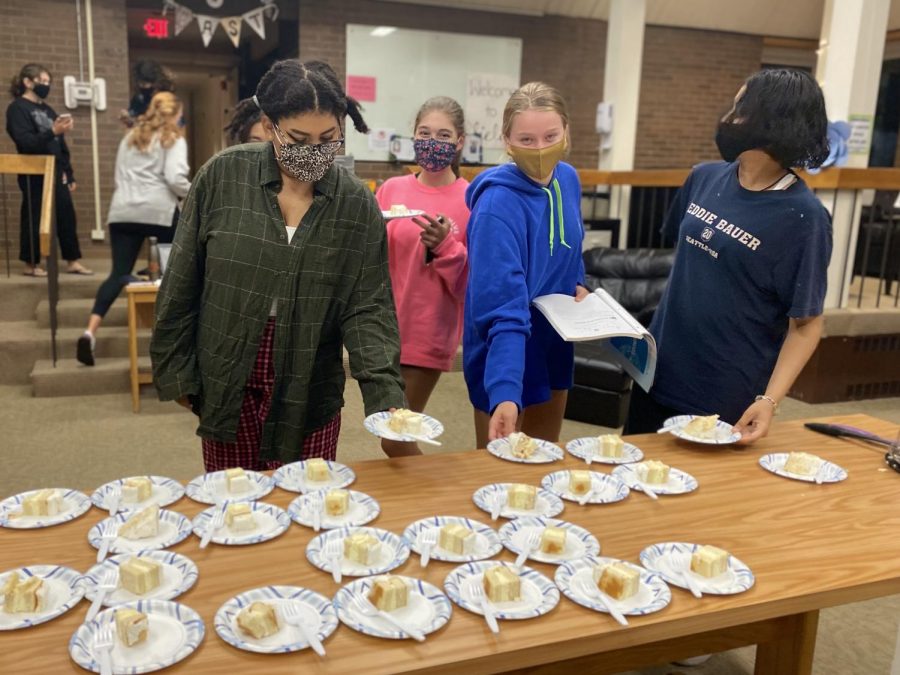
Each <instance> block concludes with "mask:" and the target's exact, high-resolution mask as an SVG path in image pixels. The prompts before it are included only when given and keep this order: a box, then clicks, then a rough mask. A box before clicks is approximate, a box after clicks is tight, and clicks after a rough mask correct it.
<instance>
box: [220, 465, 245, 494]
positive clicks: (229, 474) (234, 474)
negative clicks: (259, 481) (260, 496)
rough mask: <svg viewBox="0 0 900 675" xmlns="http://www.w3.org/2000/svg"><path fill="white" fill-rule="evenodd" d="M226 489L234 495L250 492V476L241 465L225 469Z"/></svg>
mask: <svg viewBox="0 0 900 675" xmlns="http://www.w3.org/2000/svg"><path fill="white" fill-rule="evenodd" d="M225 489H226V490H228V492H230V493H231V494H233V495H236V494H240V493H242V492H250V477H249V476H248V475H247V472H246V471H244V470H243V469H242V468H240V467H236V468H234V469H226V470H225Z"/></svg>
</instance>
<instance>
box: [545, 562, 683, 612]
mask: <svg viewBox="0 0 900 675" xmlns="http://www.w3.org/2000/svg"><path fill="white" fill-rule="evenodd" d="M619 562H624V563H625V564H626V565H628V566H629V567H631V568H632V569H635V570H637V571H638V572H640V575H641V579H640V583H639V586H638V592H637V593H635V594H634V595H632V596H631V597H630V598H625V599H624V600H614V599H612V598H610V600H609V601H611V602H615V603H616V606H617V607H618V609H619V611H620V612H622V614H626V615H628V616H641V615H644V614H652V613H653V612H658V611H659V610H661V609H664V608H665V607H666V606H667V605H668V604H669V603H670V602H672V591H670V590H669V587H668V586H667V585H666V582H665V581H663V579H662V577H660V576H659V575H658V574H656V573H654V572H650V571H649V570H646V569H644V568H643V567H641V566H640V565H635V564H634V563H630V562H628V561H627V560H617V559H616V558H603V557H599V558H598V557H594V556H591V557H589V558H582V559H580V560H570V561H568V562H566V563H563V564H562V565H560V566H559V568H558V569H557V570H556V576H555V577H554V578H555V580H556V585H557V586H559V589H560V590H561V591H562V592H563V595H565V596H566V597H567V598H569V600H571V601H572V602H575V603H578V604H579V605H581V606H582V607H587V608H588V609H593V610H594V611H595V612H604V613H606V614H608V613H609V610H608V609H607V608H606V605H603V604H601V603H599V602H597V601H596V600H595V599H593V598H592V597H591V596H590V595H587V594H585V592H584V591H583V590H582V589H581V586H582V584H585V583H586V584H588V585H589V586H592V587H594V588H596V584H595V583H594V568H595V567H596V566H597V565H609V564H612V563H619Z"/></svg>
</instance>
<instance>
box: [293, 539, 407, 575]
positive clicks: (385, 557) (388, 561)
mask: <svg viewBox="0 0 900 675" xmlns="http://www.w3.org/2000/svg"><path fill="white" fill-rule="evenodd" d="M357 532H361V533H364V534H368V535H371V536H373V537H375V538H376V539H378V540H379V541H380V542H381V549H380V550H379V551H378V556H377V557H376V558H375V560H374V561H372V563H371V564H369V565H363V564H361V563H358V562H355V561H353V560H347V558H345V557H343V543H341V574H342V575H344V576H348V577H370V576H372V575H373V574H384V573H385V572H390V571H391V570H392V569H394V568H396V567H400V565H402V564H403V563H405V562H406V560H407V558H409V544H408V543H407V542H406V540H405V539H404V538H403V537H400V536H398V535H396V534H394V533H393V532H389V531H387V530H382V529H381V528H378V527H341V528H336V529H334V530H328V531H326V532H323V533H322V534H320V535H319V536H317V537H313V538H312V540H311V541H310V542H309V544H307V545H306V559H307V560H309V562H310V563H312V565H313V566H314V567H317V568H319V569H320V570H322V571H323V572H331V561H330V560H328V559H327V558H326V556H325V546H326V545H327V542H329V541H332V540H334V539H340V540H341V541H342V542H343V540H344V538H346V537H349V536H350V535H351V534H356V533H357Z"/></svg>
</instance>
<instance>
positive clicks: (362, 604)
mask: <svg viewBox="0 0 900 675" xmlns="http://www.w3.org/2000/svg"><path fill="white" fill-rule="evenodd" d="M351 602H352V603H353V609H355V610H356V611H357V612H359V613H360V614H362V615H363V616H368V617H380V618H382V619H384V620H385V621H387V622H388V623H389V624H391V625H392V626H394V628H396V629H397V630H399V631H400V632H401V633H404V634H406V635H409V637H411V638H412V639H413V640H416V641H418V642H425V634H424V633H423V632H422V631H420V630H416V629H415V628H411V627H410V626H407V625H406V624H405V623H403V622H402V621H399V620H397V619H396V618H395V617H393V616H391V614H390V612H383V611H381V610H380V609H378V608H377V607H376V606H375V605H373V604H372V603H371V602H369V599H368V598H367V597H366V596H364V595H354V596H353V598H352V600H351Z"/></svg>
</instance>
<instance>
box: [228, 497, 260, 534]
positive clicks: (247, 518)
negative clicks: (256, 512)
mask: <svg viewBox="0 0 900 675" xmlns="http://www.w3.org/2000/svg"><path fill="white" fill-rule="evenodd" d="M225 524H226V525H227V526H228V529H229V530H231V531H232V532H250V531H252V530H255V529H256V518H254V516H253V510H252V509H251V508H250V505H249V504H246V503H243V502H242V503H240V504H229V505H228V506H227V507H225Z"/></svg>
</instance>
